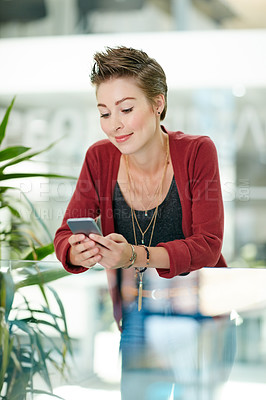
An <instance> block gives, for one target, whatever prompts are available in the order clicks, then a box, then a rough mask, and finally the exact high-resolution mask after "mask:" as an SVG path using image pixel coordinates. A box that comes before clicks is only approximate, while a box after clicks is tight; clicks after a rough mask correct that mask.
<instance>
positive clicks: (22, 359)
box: [0, 262, 72, 400]
mask: <svg viewBox="0 0 266 400" xmlns="http://www.w3.org/2000/svg"><path fill="white" fill-rule="evenodd" d="M66 275H67V272H66V271H64V270H63V268H61V267H53V268H51V267H48V268H47V267H45V266H41V265H39V266H38V265H37V264H36V263H34V264H33V263H32V264H30V265H28V262H27V263H25V262H18V263H17V264H16V265H14V264H13V267H12V271H10V269H9V270H7V271H5V272H3V271H2V272H0V399H1V400H25V399H27V398H28V397H27V396H29V395H30V396H33V394H34V393H47V394H49V395H50V396H53V397H57V396H55V395H53V394H52V384H51V380H50V376H49V372H48V367H49V365H50V364H52V365H53V367H54V368H56V369H57V370H58V371H59V372H60V373H61V374H62V375H64V373H65V369H66V356H67V354H68V353H70V354H72V350H71V341H70V337H69V335H68V330H67V323H66V318H65V311H64V307H63V304H62V302H61V300H60V298H59V297H58V295H57V293H56V291H55V290H54V289H52V288H49V287H46V286H45V283H47V282H51V281H53V280H55V279H58V278H60V277H63V276H66ZM31 285H38V286H39V288H40V290H41V293H42V298H43V300H44V305H41V306H38V307H36V306H35V305H32V304H31V302H30V301H29V300H28V298H27V297H26V296H25V294H23V293H21V289H22V288H25V287H28V286H31ZM47 289H48V290H47ZM47 292H49V293H50V294H51V295H52V299H53V300H54V302H55V303H56V305H57V309H58V310H57V312H56V313H55V312H54V311H52V309H51V307H50V305H49V300H48V296H47ZM28 293H29V292H28ZM15 299H16V300H17V301H16V302H14V300H15ZM45 327H48V328H49V329H50V330H52V331H53V332H54V333H57V334H58V335H59V338H60V345H59V344H58V342H57V341H55V339H53V337H51V334H47V333H46V331H45ZM36 375H39V376H41V378H42V379H43V381H44V382H45V384H46V386H47V390H40V389H38V388H36V387H35V384H34V377H35V376H36ZM30 398H33V397H30ZM57 398H58V397H57Z"/></svg>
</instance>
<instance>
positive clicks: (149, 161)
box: [127, 131, 167, 175]
mask: <svg viewBox="0 0 266 400" xmlns="http://www.w3.org/2000/svg"><path fill="white" fill-rule="evenodd" d="M166 146H167V134H166V133H164V132H162V131H161V134H160V135H158V137H157V138H156V139H153V141H152V142H151V143H148V144H147V146H145V148H144V149H142V150H140V151H139V152H138V153H135V154H131V155H128V156H127V157H128V161H129V164H130V169H131V170H133V171H134V172H135V173H140V174H143V175H153V174H156V173H157V172H158V170H161V168H162V166H163V164H164V162H165V156H166Z"/></svg>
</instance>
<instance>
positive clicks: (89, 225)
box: [67, 217, 102, 236]
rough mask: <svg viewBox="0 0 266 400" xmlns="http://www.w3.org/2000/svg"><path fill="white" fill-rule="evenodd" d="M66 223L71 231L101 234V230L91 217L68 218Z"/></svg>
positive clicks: (87, 234)
mask: <svg viewBox="0 0 266 400" xmlns="http://www.w3.org/2000/svg"><path fill="white" fill-rule="evenodd" d="M67 224H68V226H69V228H70V229H71V231H72V233H74V234H77V233H84V235H86V236H89V234H90V233H96V234H97V235H101V236H102V232H101V230H100V228H99V227H98V225H97V223H96V222H95V220H94V219H93V218H89V217H88V218H69V219H68V220H67Z"/></svg>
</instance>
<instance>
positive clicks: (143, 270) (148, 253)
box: [135, 245, 150, 274]
mask: <svg viewBox="0 0 266 400" xmlns="http://www.w3.org/2000/svg"><path fill="white" fill-rule="evenodd" d="M142 247H144V249H145V251H146V257H147V258H146V265H147V266H146V267H144V268H141V269H139V268H135V270H136V271H138V272H139V273H141V274H142V273H143V272H145V271H146V269H147V268H148V267H149V266H150V252H149V249H148V247H147V246H145V245H143V246H142Z"/></svg>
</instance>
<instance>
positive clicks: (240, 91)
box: [232, 84, 246, 97]
mask: <svg viewBox="0 0 266 400" xmlns="http://www.w3.org/2000/svg"><path fill="white" fill-rule="evenodd" d="M232 93H233V95H234V96H236V97H243V96H245V94H246V88H245V86H244V85H241V84H237V85H234V86H233V87H232Z"/></svg>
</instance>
